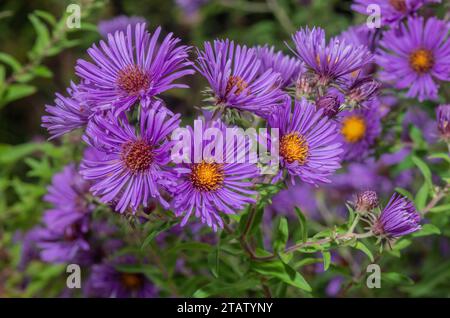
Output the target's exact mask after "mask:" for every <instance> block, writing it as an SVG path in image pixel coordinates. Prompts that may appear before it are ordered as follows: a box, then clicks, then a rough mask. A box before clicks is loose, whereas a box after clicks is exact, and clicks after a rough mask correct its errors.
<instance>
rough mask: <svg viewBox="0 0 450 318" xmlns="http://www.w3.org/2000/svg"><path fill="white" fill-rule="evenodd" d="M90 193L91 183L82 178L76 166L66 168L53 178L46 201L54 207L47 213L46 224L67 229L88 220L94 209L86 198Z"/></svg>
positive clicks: (45, 215)
mask: <svg viewBox="0 0 450 318" xmlns="http://www.w3.org/2000/svg"><path fill="white" fill-rule="evenodd" d="M88 192H89V183H88V182H86V181H85V180H84V179H83V178H82V177H81V175H80V174H79V173H78V171H77V169H76V168H75V165H74V164H70V165H68V166H66V167H65V168H64V169H63V170H62V171H61V172H60V173H57V174H55V175H54V176H53V180H52V184H51V185H50V186H49V187H48V192H47V194H46V195H45V197H44V200H45V201H47V202H49V203H51V204H52V205H53V207H52V208H51V209H50V210H47V211H46V212H45V214H44V216H43V220H44V222H45V223H46V224H51V228H61V229H65V228H67V227H70V226H71V225H72V224H75V223H77V222H82V221H83V219H86V218H88V217H89V214H90V213H91V212H92V211H93V209H94V207H93V206H92V205H91V204H90V203H89V202H88V200H87V198H86V195H87V194H88ZM83 223H84V222H83Z"/></svg>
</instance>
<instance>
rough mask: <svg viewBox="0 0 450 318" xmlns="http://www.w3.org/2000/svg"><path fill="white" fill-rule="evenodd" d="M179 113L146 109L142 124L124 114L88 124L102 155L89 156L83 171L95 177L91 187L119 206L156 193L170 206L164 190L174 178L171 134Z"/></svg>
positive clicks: (132, 206)
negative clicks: (171, 166) (163, 194)
mask: <svg viewBox="0 0 450 318" xmlns="http://www.w3.org/2000/svg"><path fill="white" fill-rule="evenodd" d="M179 117H180V116H179V115H174V116H169V115H168V114H167V113H166V112H165V111H163V110H160V111H157V110H154V109H150V110H143V109H142V110H141V112H140V121H139V126H138V128H137V129H135V128H134V126H133V125H132V124H131V123H130V122H129V121H128V119H127V117H126V116H125V115H121V116H118V117H116V116H114V115H113V114H112V113H109V114H108V115H107V116H105V117H100V116H98V117H96V118H95V119H93V120H92V121H91V122H90V124H89V125H88V127H87V129H86V137H85V140H86V142H88V143H89V144H90V145H91V146H93V147H95V148H96V149H97V150H98V151H99V152H103V158H98V159H89V158H85V159H84V160H83V163H82V169H81V174H82V175H83V177H84V178H86V179H87V180H91V181H92V187H91V189H90V190H91V191H92V192H93V194H94V195H96V196H99V197H100V199H101V201H102V202H104V203H111V204H113V205H114V206H115V209H116V211H120V212H124V211H125V210H126V209H127V208H130V209H131V210H132V211H133V212H134V211H136V210H137V209H138V208H139V207H140V206H141V205H142V206H144V207H145V206H147V204H148V202H149V200H150V199H152V198H156V199H158V200H159V201H160V202H161V204H163V205H164V206H165V207H168V203H167V202H166V200H165V199H164V198H163V196H162V191H163V188H164V187H165V186H168V185H169V184H170V182H171V180H172V178H171V174H170V172H169V171H168V163H169V161H170V149H171V146H172V143H171V142H170V141H169V140H168V136H169V135H170V134H171V133H172V131H173V130H174V129H175V128H177V127H178V125H179V122H180V119H179Z"/></svg>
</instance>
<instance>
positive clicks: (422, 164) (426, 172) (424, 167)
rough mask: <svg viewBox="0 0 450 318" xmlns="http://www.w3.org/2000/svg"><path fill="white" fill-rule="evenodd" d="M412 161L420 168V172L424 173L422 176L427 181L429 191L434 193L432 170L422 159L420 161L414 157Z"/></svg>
mask: <svg viewBox="0 0 450 318" xmlns="http://www.w3.org/2000/svg"><path fill="white" fill-rule="evenodd" d="M411 159H412V161H413V162H414V164H415V165H416V166H417V167H418V168H419V170H420V172H421V173H422V175H423V177H424V179H425V182H426V183H427V185H428V190H429V191H432V190H433V181H432V180H431V170H430V168H429V167H428V165H427V164H426V163H425V162H424V161H423V160H422V159H420V158H419V157H417V156H412V157H411Z"/></svg>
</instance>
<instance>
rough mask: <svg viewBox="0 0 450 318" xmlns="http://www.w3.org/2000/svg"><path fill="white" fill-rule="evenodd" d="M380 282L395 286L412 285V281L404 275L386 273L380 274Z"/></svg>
mask: <svg viewBox="0 0 450 318" xmlns="http://www.w3.org/2000/svg"><path fill="white" fill-rule="evenodd" d="M381 280H382V281H385V282H388V283H392V284H395V285H396V286H397V285H413V284H414V281H413V280H412V279H411V278H409V277H408V276H406V275H405V274H400V273H395V272H388V273H385V272H383V273H381Z"/></svg>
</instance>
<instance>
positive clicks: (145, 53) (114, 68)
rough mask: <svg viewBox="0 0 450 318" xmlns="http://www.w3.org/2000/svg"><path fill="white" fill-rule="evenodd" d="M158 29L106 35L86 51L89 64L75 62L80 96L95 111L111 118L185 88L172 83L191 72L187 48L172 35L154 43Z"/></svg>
mask: <svg viewBox="0 0 450 318" xmlns="http://www.w3.org/2000/svg"><path fill="white" fill-rule="evenodd" d="M160 34H161V28H160V27H158V28H157V29H156V30H155V32H154V33H153V34H150V33H148V32H147V31H146V30H145V24H137V25H136V26H135V28H131V25H129V26H128V28H127V30H126V32H122V31H117V32H116V33H114V34H109V35H108V38H107V42H105V41H103V40H102V41H100V45H99V47H98V46H97V45H93V46H92V47H91V48H90V49H88V54H89V56H90V57H91V59H92V62H88V61H85V60H82V59H80V60H78V62H77V66H76V74H77V75H78V76H79V77H81V78H82V79H83V83H84V84H83V91H84V93H83V97H84V99H85V100H86V101H88V102H90V103H92V104H93V105H95V107H94V108H95V109H101V110H105V109H109V110H112V111H113V112H114V114H115V115H117V114H119V113H121V112H123V111H126V110H128V109H130V108H131V107H132V106H134V105H135V104H136V103H138V102H140V103H141V105H142V106H143V107H149V106H150V105H151V104H152V102H153V99H154V97H155V96H157V95H158V94H161V93H162V92H164V91H167V90H169V89H172V88H177V87H178V88H186V87H187V86H186V85H185V84H178V83H174V81H175V80H177V79H179V78H181V77H183V76H185V75H188V74H192V73H194V70H192V69H190V68H189V66H191V64H192V63H191V62H189V60H188V50H189V48H188V47H187V46H185V45H179V42H180V39H178V38H174V37H173V35H172V33H170V34H169V35H167V36H166V37H165V38H164V39H163V41H162V42H161V43H158V39H159V36H160Z"/></svg>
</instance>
